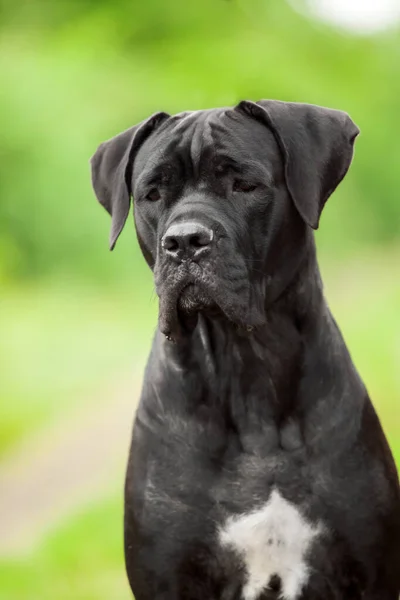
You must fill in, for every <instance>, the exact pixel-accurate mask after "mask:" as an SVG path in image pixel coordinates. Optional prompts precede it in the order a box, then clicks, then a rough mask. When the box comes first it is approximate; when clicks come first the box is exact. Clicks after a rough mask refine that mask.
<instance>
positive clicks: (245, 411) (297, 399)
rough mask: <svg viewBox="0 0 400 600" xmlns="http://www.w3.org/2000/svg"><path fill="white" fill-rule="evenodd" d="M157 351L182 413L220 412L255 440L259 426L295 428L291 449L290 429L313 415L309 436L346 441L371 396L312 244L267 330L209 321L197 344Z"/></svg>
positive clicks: (269, 314)
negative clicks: (331, 305)
mask: <svg viewBox="0 0 400 600" xmlns="http://www.w3.org/2000/svg"><path fill="white" fill-rule="evenodd" d="M160 337H161V338H162V336H161V334H160ZM158 352H160V353H161V354H160V356H159V358H160V359H161V361H160V362H159V361H158V365H159V367H161V371H158V373H160V372H161V373H163V374H164V375H163V376H165V377H166V378H167V380H168V382H171V378H174V385H175V386H176V397H177V398H179V402H181V403H182V408H183V407H184V406H186V408H187V410H189V411H191V410H198V408H199V407H201V406H205V407H213V410H214V409H217V410H219V411H220V412H219V414H220V415H222V416H223V418H224V419H226V420H229V421H230V422H231V423H233V424H234V425H233V426H234V427H237V428H240V429H242V430H244V431H252V435H253V434H254V431H255V430H256V429H257V428H260V427H261V425H260V424H263V427H264V426H265V424H268V423H270V424H271V427H272V430H274V431H275V430H276V431H278V430H279V428H280V429H281V431H285V432H286V431H287V430H286V429H285V428H286V424H289V425H288V427H289V430H288V432H287V444H288V445H290V444H296V443H297V442H298V436H297V430H294V432H293V431H292V430H291V429H290V427H291V423H293V422H296V418H297V415H299V414H302V415H303V417H304V415H305V414H308V415H309V418H308V420H306V422H307V427H308V429H307V430H306V431H305V433H304V435H305V436H307V437H308V438H309V440H317V443H320V444H324V443H325V442H324V441H323V436H325V435H326V432H327V427H331V428H334V429H335V430H337V434H335V435H339V436H340V435H341V433H340V432H341V431H343V430H344V429H346V428H347V427H351V428H352V430H353V431H356V430H357V428H358V422H357V423H356V424H355V423H354V419H355V418H356V419H359V418H360V415H361V411H362V399H363V398H364V397H365V390H364V389H363V386H362V383H361V382H360V380H359V377H358V374H357V372H356V370H355V369H354V367H353V365H352V362H351V360H350V358H349V356H348V352H347V349H346V347H345V344H344V342H343V339H342V337H341V334H340V332H339V330H338V328H337V326H336V323H335V321H334V319H333V317H332V316H331V314H330V312H329V309H328V307H327V305H326V302H325V300H324V297H323V292H322V283H321V278H320V274H319V269H318V265H317V260H316V252H315V246H314V244H313V243H312V244H310V245H309V246H308V249H307V253H306V255H305V256H304V257H303V259H302V260H301V265H300V267H299V269H298V270H297V271H296V274H295V275H294V276H293V278H292V279H291V280H290V281H289V282H287V285H286V287H285V288H284V289H282V290H281V292H280V293H279V294H278V295H277V297H276V299H275V300H274V301H273V302H272V303H271V304H267V306H266V325H265V326H263V327H261V328H260V329H258V330H255V331H253V332H243V331H239V330H238V329H237V327H235V326H234V325H233V324H231V323H228V322H226V321H225V320H222V319H216V318H211V317H207V315H203V316H201V317H200V318H199V322H198V325H197V327H196V329H195V331H194V332H193V335H192V337H191V339H190V341H187V342H186V343H180V344H174V343H171V342H168V341H167V340H165V339H163V338H162V339H161V344H160V345H158ZM163 356H164V357H166V358H168V360H163ZM164 368H165V369H166V370H164ZM309 380H310V381H313V385H312V386H310V384H309V383H308V381H309ZM340 386H342V388H343V389H339V388H340ZM303 390H307V393H305V392H304V391H303ZM332 390H334V392H335V393H334V394H332ZM338 398H339V399H340V401H339V402H338V400H337V399H338ZM353 398H356V399H359V405H358V408H359V410H356V409H355V407H354V400H353ZM357 402H358V400H357ZM218 407H219V408H218ZM185 410H186V409H185ZM303 417H302V418H303ZM268 426H269V425H268ZM277 426H278V429H276V427H277ZM285 435H286V433H285ZM261 437H262V439H264V438H265V436H264V433H262V436H261ZM350 437H351V436H350ZM350 437H349V439H350ZM271 439H273V436H272V437H271ZM253 441H254V440H253ZM252 443H253V442H252Z"/></svg>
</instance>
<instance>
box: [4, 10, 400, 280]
mask: <svg viewBox="0 0 400 600" xmlns="http://www.w3.org/2000/svg"><path fill="white" fill-rule="evenodd" d="M0 90H1V92H0V129H1V142H0V155H1V156H0V277H2V278H3V280H4V279H5V280H10V279H11V280H15V279H21V278H26V277H32V276H34V277H37V276H39V275H44V274H46V275H47V274H63V273H66V272H73V273H74V274H77V273H80V274H81V275H82V277H85V278H88V277H90V278H94V279H98V278H103V277H104V276H110V275H111V273H114V275H115V277H117V278H121V277H124V276H125V274H127V273H128V270H130V268H131V261H132V260H134V261H135V262H136V261H137V258H138V253H137V251H136V250H137V248H136V245H135V242H134V240H133V238H134V236H133V235H132V228H131V231H130V235H129V236H124V239H123V241H122V243H120V244H119V247H118V250H119V251H120V253H121V256H122V257H123V258H122V259H119V260H112V259H111V257H110V256H109V255H107V238H108V227H109V220H108V216H107V215H106V213H105V212H104V211H103V210H102V209H101V208H100V207H97V206H96V201H95V199H94V196H93V193H92V191H91V188H90V176H89V165H88V159H89V157H90V156H91V154H92V153H93V152H94V150H95V149H96V147H97V145H98V144H99V143H100V142H101V141H103V140H104V139H106V138H108V137H111V136H112V135H114V134H116V133H118V132H119V131H120V130H122V129H125V128H127V127H129V126H131V125H132V124H134V123H135V122H138V121H139V120H141V119H143V118H145V117H147V116H148V115H149V114H151V113H152V112H153V111H156V110H167V111H171V112H174V111H180V110H183V109H187V108H193V109H195V108H204V107H210V106H218V105H231V104H234V103H235V102H237V101H239V100H240V99H243V98H251V99H258V98H262V97H264V98H266V97H269V98H279V99H284V100H294V101H307V102H312V103H318V104H322V105H328V106H332V107H336V108H341V109H344V110H347V111H348V112H349V113H350V114H351V116H352V117H353V119H354V120H355V121H356V123H357V124H358V125H359V126H360V128H361V131H362V136H361V137H360V138H359V139H358V141H357V151H356V160H355V162H354V166H353V168H352V170H351V173H350V175H349V176H348V178H347V180H346V181H345V182H344V183H343V184H342V186H341V188H340V189H339V191H338V192H337V193H336V194H335V197H334V199H332V200H331V202H330V203H329V204H328V207H327V209H326V215H325V216H324V219H323V221H322V229H323V236H322V239H321V240H320V243H321V246H322V247H323V248H324V249H326V250H327V251H328V252H331V251H335V253H336V252H344V253H345V254H346V253H347V252H349V251H351V250H352V249H353V248H354V247H355V246H358V245H360V244H365V243H368V244H370V243H386V242H390V241H393V239H394V238H395V236H397V235H398V233H399V230H400V210H399V202H398V165H399V164H400V137H399V136H398V135H395V134H394V132H395V131H396V129H397V128H398V127H399V124H400V112H399V109H400V44H399V33H398V32H394V33H391V34H390V35H386V36H383V35H382V36H378V37H374V38H356V37H352V36H351V35H349V34H343V33H340V32H336V31H334V30H331V29H329V28H328V27H327V26H323V25H320V24H316V23H315V22H313V21H308V20H306V19H305V17H304V16H301V15H300V14H298V13H296V12H294V11H293V10H292V9H291V8H290V7H289V6H288V5H287V4H286V3H285V2H283V1H282V0H268V1H267V0H242V1H238V0H202V1H201V2H187V3H182V1H181V0H164V1H162V2H161V1H160V0H148V1H146V2H139V1H138V0H136V1H133V2H132V0H130V1H129V2H128V1H127V0H119V1H116V2H109V1H107V0H102V1H96V2H95V1H84V2H82V1H78V0H68V1H66V0H64V1H62V2H50V1H49V0H35V1H32V0H31V1H29V0H25V1H21V2H19V3H18V4H17V3H8V2H5V1H4V0H3V2H1V4H0ZM333 203H334V204H335V206H334V208H332V204H333ZM338 232H340V240H338ZM141 264H142V263H141V261H140V263H139V265H138V264H135V267H136V268H138V269H142V268H144V267H143V266H140V265H141Z"/></svg>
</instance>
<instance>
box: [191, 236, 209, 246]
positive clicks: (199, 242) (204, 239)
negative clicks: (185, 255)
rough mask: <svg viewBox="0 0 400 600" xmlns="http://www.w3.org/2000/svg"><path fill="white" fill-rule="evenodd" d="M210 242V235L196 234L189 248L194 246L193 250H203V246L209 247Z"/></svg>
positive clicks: (192, 237)
mask: <svg viewBox="0 0 400 600" xmlns="http://www.w3.org/2000/svg"><path fill="white" fill-rule="evenodd" d="M210 241H211V240H210V236H208V235H204V234H203V235H202V234H195V235H192V236H190V238H189V246H192V248H203V246H208V244H209V243H210Z"/></svg>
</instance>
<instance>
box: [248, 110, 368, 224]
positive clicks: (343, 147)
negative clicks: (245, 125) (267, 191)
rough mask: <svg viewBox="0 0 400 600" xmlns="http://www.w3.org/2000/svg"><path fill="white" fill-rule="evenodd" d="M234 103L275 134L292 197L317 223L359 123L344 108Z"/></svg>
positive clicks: (303, 214)
mask: <svg viewBox="0 0 400 600" xmlns="http://www.w3.org/2000/svg"><path fill="white" fill-rule="evenodd" d="M237 108H238V109H239V110H242V111H245V112H246V113H247V114H249V115H251V116H252V117H254V118H256V119H258V120H260V121H262V122H263V123H265V124H266V125H267V127H268V128H269V129H270V130H271V131H272V133H273V134H274V136H275V139H276V141H277V143H278V145H279V147H280V150H281V152H282V156H283V161H284V167H285V178H286V185H287V188H288V190H289V193H290V195H291V197H292V199H293V202H294V204H295V206H296V208H297V210H298V211H299V213H300V215H301V217H302V218H303V220H304V221H305V222H306V223H307V224H308V225H310V226H311V227H312V228H313V229H317V228H318V224H319V218H320V216H321V212H322V209H323V207H324V205H325V202H326V201H327V200H328V198H329V196H330V195H331V194H332V192H334V190H335V189H336V188H337V186H338V185H339V183H340V182H341V181H342V179H343V177H344V176H345V175H346V173H347V171H348V169H349V167H350V163H351V160H352V157H353V146H354V141H355V139H356V137H357V135H358V134H359V133H360V131H359V129H358V127H357V126H356V125H355V124H354V123H353V121H352V120H351V119H350V117H349V116H348V115H347V114H346V113H345V112H342V111H339V110H332V109H328V108H322V107H320V106H314V105H312V104H300V103H292V102H280V101H277V100H260V101H259V102H250V101H246V100H245V101H243V102H241V103H240V104H239V105H238V106H237Z"/></svg>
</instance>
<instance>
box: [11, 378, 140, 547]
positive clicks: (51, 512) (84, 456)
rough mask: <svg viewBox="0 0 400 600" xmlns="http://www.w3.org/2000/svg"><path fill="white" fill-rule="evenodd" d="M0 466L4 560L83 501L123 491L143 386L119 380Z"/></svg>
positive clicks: (129, 380)
mask: <svg viewBox="0 0 400 600" xmlns="http://www.w3.org/2000/svg"><path fill="white" fill-rule="evenodd" d="M117 381H118V384H117V385H115V384H114V385H110V386H109V388H108V389H104V388H103V389H102V390H101V391H100V392H97V394H96V393H94V394H93V398H92V397H91V398H90V399H88V398H85V399H83V400H82V408H81V409H80V410H78V411H75V412H74V413H73V414H71V413H68V414H67V415H63V417H62V420H60V422H57V423H56V424H55V423H51V424H50V425H49V427H48V429H47V430H44V431H42V432H40V433H39V434H36V435H35V436H34V437H32V438H31V439H29V440H25V441H24V442H23V444H21V446H19V447H18V450H17V451H16V452H15V453H14V455H11V456H9V457H8V458H7V459H6V460H5V462H3V463H0V555H2V556H6V555H7V556H11V555H13V554H14V555H15V554H20V553H23V552H29V550H30V549H31V548H33V547H34V545H35V544H36V543H38V541H40V538H41V536H42V535H43V534H44V533H46V532H47V531H48V530H51V529H52V527H53V526H54V523H55V522H56V521H58V520H59V519H61V518H62V517H64V516H65V515H66V514H68V513H69V512H71V511H73V510H74V509H75V508H76V507H77V506H79V505H80V504H82V503H83V502H87V501H89V500H90V499H92V498H96V496H97V495H99V494H102V493H104V492H105V491H107V490H109V489H110V484H112V483H113V482H114V481H115V484H116V488H117V487H118V486H120V488H121V498H122V487H123V474H124V469H125V464H126V460H127V456H128V449H129V442H130V434H131V428H132V422H133V416H134V411H135V408H136V405H137V401H138V398H139V393H140V385H139V384H138V380H137V378H136V379H135V378H134V376H132V375H131V376H130V377H125V379H124V380H123V379H121V378H119V379H118V380H117Z"/></svg>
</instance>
